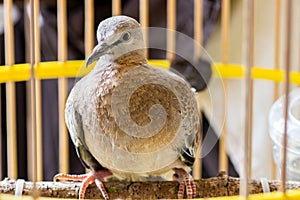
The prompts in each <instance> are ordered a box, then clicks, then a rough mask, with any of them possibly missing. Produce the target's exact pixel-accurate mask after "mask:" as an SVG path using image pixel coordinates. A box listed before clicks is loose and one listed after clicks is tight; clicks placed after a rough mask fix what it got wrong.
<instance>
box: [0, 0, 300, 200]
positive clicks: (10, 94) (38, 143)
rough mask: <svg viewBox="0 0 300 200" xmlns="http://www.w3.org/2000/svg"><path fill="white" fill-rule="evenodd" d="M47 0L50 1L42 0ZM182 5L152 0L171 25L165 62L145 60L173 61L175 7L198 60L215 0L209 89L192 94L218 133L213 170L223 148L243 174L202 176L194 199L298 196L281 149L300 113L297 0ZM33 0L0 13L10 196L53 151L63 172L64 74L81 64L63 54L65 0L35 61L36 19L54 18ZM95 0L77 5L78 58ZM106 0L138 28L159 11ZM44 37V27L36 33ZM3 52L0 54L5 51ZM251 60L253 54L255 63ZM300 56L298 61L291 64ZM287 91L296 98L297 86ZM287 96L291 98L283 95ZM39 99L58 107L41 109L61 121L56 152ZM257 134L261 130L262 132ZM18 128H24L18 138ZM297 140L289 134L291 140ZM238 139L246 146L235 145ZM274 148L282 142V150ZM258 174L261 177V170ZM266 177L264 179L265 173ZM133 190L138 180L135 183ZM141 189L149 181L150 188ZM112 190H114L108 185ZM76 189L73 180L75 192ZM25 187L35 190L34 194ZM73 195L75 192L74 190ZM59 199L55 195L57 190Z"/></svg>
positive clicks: (2, 171)
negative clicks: (185, 16)
mask: <svg viewBox="0 0 300 200" xmlns="http://www.w3.org/2000/svg"><path fill="white" fill-rule="evenodd" d="M45 2H46V3H49V4H52V3H50V2H49V1H45ZM182 2H183V1H176V0H166V2H165V4H164V3H161V4H159V3H158V5H159V7H160V6H162V5H163V6H165V7H166V10H164V12H165V14H166V21H165V23H166V28H167V29H168V30H173V32H172V31H167V32H166V39H167V40H166V50H167V54H166V57H165V59H151V60H149V63H150V64H151V65H153V66H156V67H161V68H165V69H169V68H170V63H171V61H172V60H173V59H174V53H172V52H174V48H175V46H176V42H175V41H176V36H175V35H174V31H176V21H177V19H178V18H176V16H177V13H178V12H186V13H189V14H190V15H193V24H189V22H188V21H185V22H184V23H183V24H187V25H190V26H193V35H194V38H193V39H194V41H196V45H195V46H194V47H193V48H194V51H193V52H194V54H195V55H194V57H196V58H197V57H200V55H201V54H202V53H203V51H204V50H203V49H202V48H200V46H202V45H203V43H204V37H205V35H204V34H203V26H204V23H205V19H204V17H203V16H204V13H205V12H212V9H210V10H205V9H207V8H211V7H209V6H210V5H211V4H212V2H214V3H215V6H216V7H217V8H220V16H219V18H220V20H219V22H220V23H218V22H216V25H215V26H216V28H215V29H214V31H213V33H212V35H211V37H210V39H209V40H208V41H207V44H206V46H205V49H206V50H207V51H208V54H209V55H210V57H211V59H212V60H214V61H216V62H211V69H212V78H211V80H210V83H209V84H208V88H207V89H206V90H205V91H202V92H199V94H197V96H198V97H197V98H198V101H199V105H200V106H199V107H200V108H201V109H202V110H203V112H206V115H208V118H209V119H210V120H211V121H210V123H211V124H212V126H213V127H214V129H216V132H218V134H217V138H219V158H217V159H219V166H218V170H219V171H225V173H226V172H228V158H227V156H226V154H227V153H228V154H229V155H231V156H234V155H235V154H236V155H237V157H235V158H234V159H233V163H234V165H235V167H236V168H239V175H240V178H232V177H227V176H226V175H224V174H223V173H221V174H220V175H218V176H216V177H215V179H213V181H215V184H214V185H213V186H212V187H205V183H206V182H205V180H203V181H204V182H203V185H202V186H203V187H204V189H203V190H207V191H206V192H205V194H207V195H206V196H205V195H204V196H201V197H210V199H239V198H240V197H245V198H248V199H298V198H300V193H299V192H298V191H297V188H299V187H300V182H297V181H294V182H291V181H288V179H289V178H290V176H291V175H289V176H288V175H287V168H288V167H287V166H289V165H290V163H289V160H288V159H287V155H288V152H289V150H290V149H289V150H287V149H288V148H286V147H289V144H290V140H288V138H289V137H288V134H287V132H288V127H287V124H288V118H289V117H291V116H292V117H293V116H294V117H293V119H295V121H296V122H295V123H296V124H297V123H298V119H299V118H298V119H297V114H294V115H290V112H289V109H290V107H289V104H293V103H294V102H295V101H296V100H295V101H294V99H293V96H289V95H288V94H289V92H290V90H291V88H292V87H296V86H297V85H298V84H299V83H300V74H299V72H297V71H298V69H296V68H292V67H291V66H297V65H298V66H299V65H300V64H299V63H300V61H299V46H300V45H299V44H300V43H299V38H300V37H299V36H298V37H297V35H300V34H299V33H300V31H299V30H300V29H299V23H297V22H298V21H299V20H298V19H299V16H297V14H298V13H299V12H294V11H298V10H297V9H298V8H299V6H300V2H299V1H297V0H294V1H292V0H286V1H281V0H273V1H272V0H269V1H254V0H244V1H230V0H222V1H221V0H220V1H205V0H194V1H191V2H189V1H184V2H188V3H190V4H191V5H192V7H191V8H192V9H193V10H186V8H185V7H181V6H180V5H181V4H180V3H182ZM40 3H43V1H41V2H40V1H38V0H30V1H24V2H23V1H16V2H14V3H13V1H11V0H4V1H3V8H2V9H3V11H4V13H3V17H4V18H3V17H2V16H1V19H3V20H2V21H3V22H4V41H5V45H4V52H5V65H4V66H0V83H1V85H2V87H1V89H2V90H5V92H3V91H2V92H1V94H2V95H5V98H2V99H5V101H6V103H4V102H1V103H0V104H1V107H0V109H2V111H1V118H2V120H0V122H3V121H5V122H6V124H1V125H0V127H1V129H2V131H3V130H5V129H4V127H5V128H6V132H2V134H1V135H0V144H1V148H0V154H1V155H2V157H1V160H0V177H1V178H4V176H7V177H10V178H12V179H5V180H4V181H2V183H1V184H2V186H1V187H2V188H0V190H1V191H2V192H7V193H10V194H12V193H14V194H15V195H16V196H18V195H19V196H20V195H22V193H23V194H24V193H26V191H25V190H26V189H27V193H30V191H35V189H34V188H36V187H34V185H35V186H36V185H37V184H39V183H38V181H43V174H44V173H45V171H44V169H43V166H45V165H47V164H45V163H43V161H44V158H43V155H45V152H46V151H51V152H56V151H58V152H59V160H58V162H59V163H58V166H59V169H54V171H55V170H57V173H58V172H64V173H67V172H69V169H70V167H71V166H70V161H69V159H70V158H69V155H70V154H69V136H68V132H67V129H66V126H65V122H64V106H65V101H66V98H67V95H68V80H70V79H72V78H74V77H76V76H78V71H80V69H81V68H82V66H83V63H84V59H82V60H72V59H68V41H69V40H71V39H74V38H69V39H68V38H67V35H68V31H72V30H68V29H67V27H68V26H67V24H68V17H70V18H71V16H70V13H71V11H69V10H67V1H65V0H58V1H57V5H56V4H55V6H53V7H52V9H53V8H55V9H57V16H55V15H54V17H56V20H57V27H56V29H57V36H56V37H57V38H53V41H47V42H50V43H51V42H55V43H57V60H51V61H43V62H41V52H43V51H41V46H40V36H41V32H40V28H41V26H43V24H45V23H49V22H51V21H49V20H48V21H47V20H46V18H42V17H41V15H40ZM95 3H96V2H94V1H92V0H86V1H84V7H83V10H82V11H78V12H82V16H81V17H82V18H84V27H83V28H84V30H83V31H82V32H83V34H84V44H82V43H80V42H78V46H80V45H81V46H82V48H84V52H85V53H84V55H83V57H84V58H85V57H87V56H88V55H89V54H90V52H91V51H92V48H93V46H94V40H95V39H94V35H95V30H94V23H95V20H97V19H95V13H96V12H97V10H96V7H95V6H94V4H95ZM109 3H111V7H110V8H109V9H110V10H111V15H120V14H129V15H130V14H131V12H129V11H128V7H130V6H131V7H132V6H133V5H135V6H136V8H137V9H136V10H133V11H132V12H133V13H135V14H136V15H137V16H139V18H138V20H139V22H140V23H141V26H142V27H149V26H150V24H151V23H150V20H149V16H151V15H157V16H160V13H157V11H156V10H150V9H149V7H150V6H149V5H150V4H155V3H154V1H148V0H140V1H138V0H133V1H131V3H130V4H129V5H127V7H125V8H124V5H122V4H121V3H124V2H123V1H122V2H121V1H120V0H112V1H111V2H110V1H109ZM156 3H157V2H156ZM210 3H211V4H210ZM16 4H18V5H21V7H22V9H23V10H20V11H22V12H23V13H24V14H20V13H19V14H18V13H16V9H15V6H14V5H16ZM103 4H104V3H103ZM106 4H107V2H106ZM293 4H294V5H293ZM137 5H138V6H137ZM205 6H207V7H205ZM154 8H158V7H154ZM163 8H164V7H163ZM204 8H205V9H204ZM126 9H127V10H126ZM124 10H125V11H124ZM75 12H77V11H75ZM293 13H294V14H293ZM295 13H296V14H295ZM103 15H105V16H109V15H110V14H107V13H104V14H103ZM297 17H298V19H297ZM16 18H18V19H22V20H24V27H23V28H24V29H23V30H21V32H23V34H24V40H25V41H24V44H25V46H26V48H25V51H24V53H25V55H18V56H19V57H20V56H21V57H23V58H24V62H23V63H21V64H15V63H17V61H16V58H17V56H15V53H14V52H15V47H16V48H20V45H16V43H18V42H19V43H21V42H20V41H17V40H15V38H14V37H15V36H16V34H20V33H18V31H20V30H16V29H15V30H14V27H15V26H14V24H16V22H15V20H14V19H16ZM75 23H76V22H75ZM0 25H1V23H0ZM75 27H76V25H75ZM0 28H1V27H0ZM0 30H1V29H0ZM258 32H259V34H258ZM42 34H47V33H45V32H43V33H42ZM144 36H145V39H146V42H147V41H148V37H149V35H148V32H145V35H144ZM265 41H268V42H265ZM270 41H271V42H270ZM292 41H296V42H292ZM0 44H1V43H0ZM22 44H23V43H22ZM297 47H298V49H297ZM170 52H171V53H170ZM297 52H298V55H297ZM0 53H1V56H2V52H0ZM262 55H264V56H265V59H266V60H267V61H265V62H264V60H263V59H262V58H263V56H262ZM257 57H259V58H260V59H259V60H258V61H257V59H256V58H257ZM25 58H26V59H25ZM297 58H298V62H299V63H298V64H297V63H296V61H297ZM25 60H26V61H25ZM266 65H269V66H266ZM83 73H87V72H86V71H85V72H83ZM45 80H52V81H55V82H56V83H57V88H56V89H55V91H54V93H57V99H55V102H53V104H57V106H56V107H55V106H54V108H51V106H52V105H43V104H45V103H44V102H43V99H42V96H44V98H48V97H49V95H52V94H47V93H48V92H49V91H47V89H45V87H43V81H45ZM19 83H22V84H23V85H21V84H19ZM20 87H21V88H22V87H23V90H24V91H26V95H24V94H23V100H22V96H21V97H20V94H18V93H17V92H16V91H17V90H18V89H20ZM48 89H49V88H48ZM56 90H57V91H56ZM220 94H222V97H220V96H218V95H220ZM284 94H285V96H283V97H281V99H279V100H278V101H281V102H279V103H280V105H281V110H280V111H277V110H276V109H275V108H272V112H270V114H272V115H270V120H271V118H272V116H275V115H274V113H275V114H278V115H282V117H281V118H280V120H281V125H282V126H283V133H282V135H280V137H279V138H277V139H276V137H275V136H274V135H275V134H274V135H272V139H271V137H269V132H271V128H270V130H268V129H267V128H266V127H268V126H269V124H268V114H269V110H270V109H271V103H273V102H275V101H276V100H277V99H278V98H279V97H280V96H281V95H284ZM47 95H48V96H47ZM205 95H206V96H209V97H210V99H209V100H205ZM294 95H295V96H297V94H296V93H295V94H294ZM24 98H25V99H26V103H24ZM290 98H291V99H292V100H290V101H289V99H290ZM296 99H297V98H296ZM278 101H277V104H278ZM265 102H269V104H264V103H265ZM25 104H26V105H25ZM22 105H23V106H24V107H25V108H26V114H25V115H24V113H23V114H22V112H21V111H20V107H21V106H22ZM241 105H242V106H241ZM274 105H275V104H274ZM296 105H297V104H296ZM43 106H44V107H50V109H56V108H57V115H55V116H53V115H51V116H48V119H49V120H51V118H55V117H57V118H58V133H59V134H58V135H59V139H58V147H59V148H58V149H47V148H45V147H43V145H42V144H43V143H42V140H43V138H45V137H46V135H45V132H44V129H43V127H42V124H43V123H42V120H43V117H44V116H46V115H47V113H45V110H42V107H43ZM238 106H241V108H242V110H239V108H237V107H238ZM293 109H297V108H293ZM212 110H214V111H212ZM259 111H260V112H259ZM293 112H294V111H293ZM4 113H6V115H5V114H4ZM48 114H49V113H48ZM215 118H216V120H214V119H215ZM20 120H21V121H23V122H25V123H26V126H23V129H27V130H20V129H21V128H20V127H18V126H19V124H20ZM263 131H264V134H263V135H262V132H263ZM237 132H240V135H239V134H236V133H237ZM17 133H19V134H17ZM20 133H23V135H22V134H20ZM254 133H255V134H254ZM24 134H27V135H24ZM20 135H21V136H20ZM273 136H274V137H273ZM277 136H278V135H277ZM19 137H21V138H19ZM239 137H243V139H242V140H238V139H237V138H239ZM50 139H51V138H50ZM50 139H44V140H49V143H51V142H56V141H51V140H50ZM23 140H26V146H25V147H24V146H20V142H21V141H23ZM275 140H276V141H275ZM296 140H297V139H296V137H295V142H296ZM241 141H242V143H243V144H241V145H240V144H238V145H236V144H237V143H238V142H241ZM23 142H24V141H23ZM272 142H273V143H272ZM203 143H205V140H203ZM273 144H274V145H273ZM234 145H236V146H234ZM200 146H201V145H200ZM280 147H282V148H281V149H280ZM278 148H279V149H278ZM18 149H19V151H18ZM20 149H21V150H20ZM200 150H201V151H202V150H203V149H201V148H199V152H198V155H199V156H200V155H201V152H200ZM1 151H2V152H1ZM295 151H296V150H295ZM20 152H21V153H20ZM273 152H274V153H277V154H276V155H275V157H276V156H277V159H278V160H279V161H278V160H277V165H276V164H275V161H274V160H273ZM294 153H295V152H294ZM295 154H297V153H295ZM24 155H25V156H24ZM259 156H261V159H256V158H257V157H259ZM255 159H256V161H255ZM263 159H265V163H262V162H263V161H262V160H263ZM280 159H282V162H280ZM22 162H26V163H25V165H24V163H23V165H22ZM201 162H202V160H201V159H196V161H195V166H194V170H193V173H194V178H195V179H200V178H201V177H202V175H201V172H202V169H201ZM292 164H294V165H296V164H297V163H295V162H293V163H292ZM264 165H265V166H264ZM21 166H22V167H25V168H26V169H27V177H28V181H32V182H30V183H29V182H28V183H27V184H29V185H27V186H26V185H24V181H22V180H21V179H20V174H18V171H20V167H21ZM263 167H264V170H263V169H262V170H261V173H260V172H259V171H260V168H263ZM263 173H267V174H266V175H264V174H263ZM295 173H296V172H295ZM258 176H259V177H260V178H259V177H258ZM287 176H288V177H287ZM264 177H268V179H269V180H267V179H266V178H264ZM291 177H293V176H291ZM296 179H297V178H296ZM272 180H273V181H272ZM208 181H209V180H208ZM32 183H36V184H32ZM42 184H43V183H42ZM44 184H45V185H44V186H45V188H46V189H45V190H48V185H47V183H46V182H44ZM139 184H140V183H139ZM230 184H232V185H231V186H232V187H231V188H234V189H233V190H232V191H230V190H229V189H228V187H229V185H230ZM253 185H255V186H253ZM59 186H62V185H56V186H55V187H59ZM165 186H166V187H171V186H167V185H165ZM250 186H251V187H250ZM3 187H4V188H3ZM62 187H63V186H62ZM139 187H142V186H140V185H139ZM146 187H149V185H147V186H146ZM161 187H163V186H161ZM20 188H21V189H20ZM28 188H29V189H28ZM32 188H33V189H32ZM220 188H221V189H220ZM255 188H256V189H255ZM257 188H259V189H257ZM56 189H57V188H56ZM56 189H53V188H52V190H51V194H50V195H49V196H50V197H51V196H55V193H58V192H57V191H55V190H56ZM289 189H293V190H289ZM115 190H116V189H115V188H114V190H113V191H112V192H114V191H115ZM217 190H219V191H217ZM221 190H222V191H221ZM216 191H217V192H216ZM270 191H273V192H270ZM274 191H277V192H274ZM69 192H70V191H69ZM76 192H77V191H76V187H75V190H74V191H73V193H76ZM45 193H46V192H45ZM48 193H49V192H48ZM70 193H72V192H70ZM250 193H251V194H250ZM254 193H259V194H254ZM30 194H32V195H35V194H36V193H30ZM40 194H44V193H40ZM239 195H240V196H239ZM70 196H71V197H72V195H70ZM70 196H69V197H70ZM216 196H226V197H216ZM56 197H58V196H57V195H56ZM0 198H1V199H2V198H3V199H10V198H12V195H7V194H0Z"/></svg>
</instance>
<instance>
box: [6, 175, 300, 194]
mask: <svg viewBox="0 0 300 200" xmlns="http://www.w3.org/2000/svg"><path fill="white" fill-rule="evenodd" d="M196 183H197V197H200V198H206V197H217V196H232V195H238V194H239V178H234V177H230V176H227V175H226V174H225V173H220V174H219V175H218V176H216V177H213V178H208V179H201V180H197V181H196ZM249 184H250V193H251V194H256V193H262V192H263V191H262V186H261V182H260V180H251V181H250V182H249ZM268 184H269V187H270V191H277V190H279V188H280V185H281V184H280V181H268ZM178 186H179V184H178V182H176V181H164V182H105V187H106V189H107V192H108V194H109V196H110V198H111V199H116V198H119V199H176V198H177V191H178ZM36 187H37V191H38V192H39V195H40V196H43V197H56V198H78V191H79V187H80V183H74V182H37V183H36ZM15 188H16V180H15V179H11V178H6V179H4V180H3V181H1V182H0V193H6V194H14V193H15ZM287 188H288V189H299V188H300V182H288V183H287ZM32 189H33V182H25V184H24V188H23V195H31V194H32ZM86 198H89V199H101V198H102V197H101V195H100V192H99V190H98V188H97V187H96V186H95V185H94V184H92V185H91V186H90V187H89V188H88V189H87V191H86Z"/></svg>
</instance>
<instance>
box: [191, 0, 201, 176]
mask: <svg viewBox="0 0 300 200" xmlns="http://www.w3.org/2000/svg"><path fill="white" fill-rule="evenodd" d="M202 33H203V0H194V40H195V45H194V60H196V62H197V61H198V60H199V59H200V57H201V47H202V44H203V34H202ZM200 103H201V102H200V96H197V104H198V107H199V108H198V110H199V113H200ZM200 124H202V123H200ZM200 127H201V126H200ZM199 131H200V134H199V135H200V138H199V144H198V147H197V151H196V157H195V163H194V168H193V176H194V179H195V180H199V179H200V178H201V177H202V168H201V165H202V162H201V161H202V160H201V143H202V134H201V128H199Z"/></svg>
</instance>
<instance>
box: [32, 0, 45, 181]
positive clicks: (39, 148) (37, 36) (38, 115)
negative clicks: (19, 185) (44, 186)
mask: <svg viewBox="0 0 300 200" xmlns="http://www.w3.org/2000/svg"><path fill="white" fill-rule="evenodd" d="M33 9H34V21H33V23H34V60H35V66H38V64H39V63H40V60H41V50H40V26H39V11H40V2H39V0H35V1H34V7H33ZM34 89H35V98H36V100H35V103H36V104H35V106H36V108H35V110H36V119H35V120H36V145H37V147H36V148H37V149H36V157H37V181H42V180H43V145H42V140H43V139H42V138H43V134H42V99H41V96H42V94H41V80H40V79H35V88H34Z"/></svg>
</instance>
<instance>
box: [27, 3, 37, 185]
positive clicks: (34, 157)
mask: <svg viewBox="0 0 300 200" xmlns="http://www.w3.org/2000/svg"><path fill="white" fill-rule="evenodd" d="M29 5H30V12H29V13H30V16H29V21H30V65H31V70H30V75H31V76H30V94H31V97H30V101H31V117H32V119H31V127H32V133H31V138H30V139H31V148H30V154H31V162H32V166H31V167H32V180H33V181H34V182H35V181H37V180H38V172H37V169H38V161H37V160H38V156H37V154H38V153H37V149H38V147H37V146H38V145H37V141H38V139H37V122H36V119H37V112H36V111H37V102H36V100H37V99H36V92H37V91H36V80H35V76H34V68H35V65H36V54H35V52H36V49H35V48H36V45H35V42H36V41H35V36H36V30H35V23H36V22H35V20H37V18H36V16H35V14H36V13H35V6H36V1H35V0H30V3H29Z"/></svg>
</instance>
